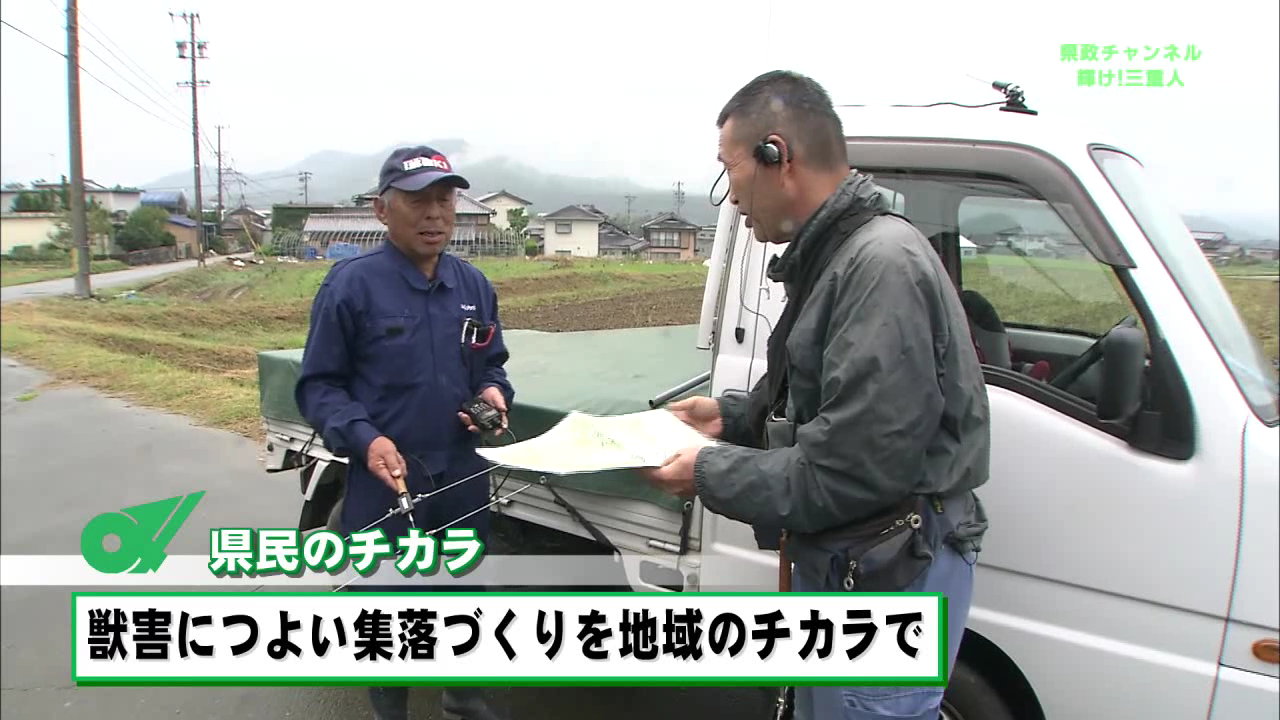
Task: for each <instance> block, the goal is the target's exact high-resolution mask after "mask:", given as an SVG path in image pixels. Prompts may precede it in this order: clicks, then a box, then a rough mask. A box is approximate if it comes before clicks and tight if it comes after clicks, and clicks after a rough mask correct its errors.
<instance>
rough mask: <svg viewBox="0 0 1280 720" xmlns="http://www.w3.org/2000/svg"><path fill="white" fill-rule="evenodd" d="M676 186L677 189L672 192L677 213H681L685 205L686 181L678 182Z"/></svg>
mask: <svg viewBox="0 0 1280 720" xmlns="http://www.w3.org/2000/svg"><path fill="white" fill-rule="evenodd" d="M674 187H675V189H674V190H673V191H672V192H671V195H672V197H673V198H674V200H675V206H676V215H679V214H680V210H681V209H682V208H683V207H684V183H683V182H677V183H676V184H675V186H674Z"/></svg>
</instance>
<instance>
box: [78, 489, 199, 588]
mask: <svg viewBox="0 0 1280 720" xmlns="http://www.w3.org/2000/svg"><path fill="white" fill-rule="evenodd" d="M202 497H204V491H203V490H201V491H200V492H194V493H191V494H190V495H176V496H174V497H171V498H168V499H166V500H157V501H156V502H151V503H145V504H143V505H134V506H133V507H127V508H124V509H123V510H119V511H116V512H106V513H102V514H101V515H99V516H97V517H95V518H94V519H92V520H90V521H89V524H88V525H85V526H84V531H83V532H81V533H80V554H81V555H82V556H83V557H84V559H85V562H87V563H89V566H90V567H92V568H93V569H94V570H97V571H98V572H102V573H110V574H112V575H114V574H117V573H122V572H125V571H128V572H131V573H148V572H155V571H156V570H157V569H158V568H159V567H160V564H161V563H163V562H164V560H165V557H166V555H165V553H164V549H165V547H166V546H167V545H168V544H169V541H170V540H172V539H173V536H174V535H176V534H177V532H178V529H179V528H181V527H182V523H184V522H186V520H187V517H189V516H190V515H191V511H192V510H194V509H195V507H196V503H198V502H200V498H202ZM113 536H114V537H115V538H116V540H117V541H118V547H116V548H115V549H113V550H108V549H107V548H106V545H105V543H106V541H107V539H108V538H111V537H113Z"/></svg>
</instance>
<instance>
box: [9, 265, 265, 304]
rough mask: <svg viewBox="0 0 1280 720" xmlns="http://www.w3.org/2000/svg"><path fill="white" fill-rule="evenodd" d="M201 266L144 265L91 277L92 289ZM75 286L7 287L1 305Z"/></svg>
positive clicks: (68, 281) (71, 282) (68, 282)
mask: <svg viewBox="0 0 1280 720" xmlns="http://www.w3.org/2000/svg"><path fill="white" fill-rule="evenodd" d="M237 257H240V256H237ZM223 262H226V260H225V259H224V257H223V256H219V257H211V258H208V259H206V260H205V263H206V264H216V263H223ZM198 263H199V261H198V260H180V261H178V262H172V263H164V264H161V265H143V266H141V267H136V268H129V269H128V270H116V271H115V272H108V273H97V274H95V275H90V276H89V287H90V289H92V290H93V291H94V292H95V293H96V292H98V291H99V290H101V289H105V288H110V287H118V286H120V285H130V284H132V283H136V282H140V281H142V280H149V279H151V278H156V277H162V276H164V275H169V274H171V273H175V272H179V271H182V270H189V269H191V268H193V267H196V266H197V265H198ZM75 283H76V281H75V278H62V279H60V280H45V281H43V282H34V283H27V284H26V285H10V286H8V287H5V288H0V302H9V301H11V300H25V299H30V298H37V297H47V296H50V295H70V294H72V293H74V292H75V289H76V284H75Z"/></svg>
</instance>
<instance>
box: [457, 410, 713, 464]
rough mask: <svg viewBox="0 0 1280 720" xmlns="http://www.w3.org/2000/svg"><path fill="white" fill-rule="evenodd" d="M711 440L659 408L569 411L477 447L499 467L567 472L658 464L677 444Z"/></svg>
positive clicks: (709, 442) (710, 442)
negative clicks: (523, 434) (549, 423)
mask: <svg viewBox="0 0 1280 720" xmlns="http://www.w3.org/2000/svg"><path fill="white" fill-rule="evenodd" d="M715 444H716V441H715V440H712V439H711V438H708V437H706V436H704V435H702V434H701V433H699V432H698V431H696V430H694V429H693V428H691V427H689V426H688V425H685V424H684V423H683V422H681V421H680V419H679V418H677V417H676V416H675V415H673V414H671V412H670V411H667V410H662V409H658V410H645V411H643V412H636V413H628V414H626V415H609V416H600V415H589V414H587V413H580V412H570V413H569V414H568V415H566V416H565V417H564V418H563V419H562V420H561V421H560V422H558V423H556V425H555V426H554V427H552V428H551V429H550V430H548V431H546V432H545V433H543V434H541V435H539V436H538V437H535V438H530V439H528V440H522V441H520V442H518V443H512V444H510V445H502V446H499V447H483V448H478V449H477V450H476V452H477V453H479V454H480V456H481V457H483V458H484V459H486V460H488V461H489V462H491V463H494V464H495V465H501V466H503V467H508V468H515V469H520V470H531V471H534V472H543V473H550V474H554V475H571V474H575V473H588V472H598V471H601V470H620V469H624V468H642V467H657V466H659V465H661V464H662V463H664V462H665V461H666V460H667V458H669V457H671V456H672V455H674V454H675V453H676V451H678V450H680V449H682V448H687V447H702V446H706V445H715Z"/></svg>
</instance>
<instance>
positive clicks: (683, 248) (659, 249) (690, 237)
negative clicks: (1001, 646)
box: [640, 212, 700, 260]
mask: <svg viewBox="0 0 1280 720" xmlns="http://www.w3.org/2000/svg"><path fill="white" fill-rule="evenodd" d="M640 229H641V231H642V232H643V233H644V239H645V241H646V242H647V243H648V244H649V247H648V250H647V253H648V255H649V257H650V259H653V260H677V259H679V260H690V259H692V258H694V257H695V256H696V253H697V238H698V230H699V229H700V226H698V225H695V224H693V223H691V222H689V221H688V220H685V219H684V218H682V217H680V216H679V215H677V214H675V213H673V212H665V213H662V214H661V215H659V216H657V217H656V218H654V219H652V220H650V221H649V222H647V223H645V224H643V225H641V226H640Z"/></svg>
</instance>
